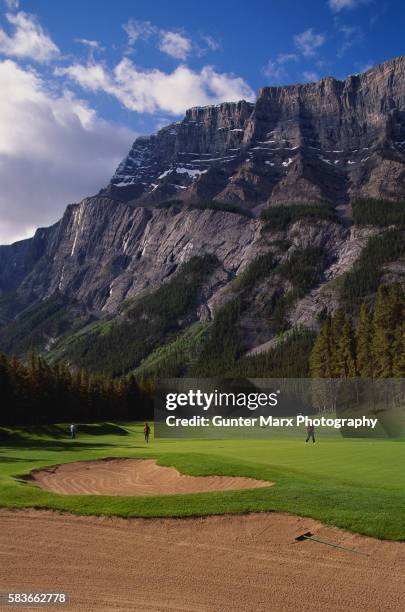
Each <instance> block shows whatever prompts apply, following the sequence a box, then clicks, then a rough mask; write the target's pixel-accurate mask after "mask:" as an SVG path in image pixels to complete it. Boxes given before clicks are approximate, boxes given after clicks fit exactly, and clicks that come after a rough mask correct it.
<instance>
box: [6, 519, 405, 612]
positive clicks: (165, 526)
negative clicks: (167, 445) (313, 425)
mask: <svg viewBox="0 0 405 612" xmlns="http://www.w3.org/2000/svg"><path fill="white" fill-rule="evenodd" d="M308 530H310V531H312V532H313V533H314V534H316V536H317V537H319V538H323V539H326V540H329V541H332V542H336V543H337V544H341V545H343V546H347V547H349V548H355V549H357V550H361V551H363V552H366V553H368V555H369V556H364V555H355V554H351V553H347V552H345V551H343V550H340V549H337V548H330V547H329V546H324V545H322V544H317V543H316V542H311V541H309V540H308V541H306V542H296V541H295V537H296V536H297V535H299V534H300V533H304V532H305V531H308ZM404 574H405V543H398V542H381V541H378V540H374V539H371V538H364V537H361V536H358V535H354V534H352V533H348V532H345V531H340V530H339V529H336V528H334V527H328V526H325V525H322V524H320V523H319V522H317V521H314V520H312V519H306V518H299V517H295V516H289V515H285V514H276V513H274V514H271V513H270V514H266V513H263V514H250V515H247V516H229V515H228V516H214V517H209V518H203V519H201V518H195V519H129V520H128V519H127V520H126V519H118V518H112V517H99V518H97V517H85V516H72V515H69V514H58V513H56V512H44V511H34V510H26V511H10V510H0V587H1V589H0V590H2V591H13V590H15V591H17V590H18V591H19V592H20V591H28V592H33V591H34V592H36V591H39V592H50V593H57V592H59V591H65V592H67V593H69V594H70V598H71V603H70V605H69V606H60V609H61V610H62V609H65V608H66V610H72V611H73V610H74V612H90V611H95V610H96V611H97V612H111V611H117V612H118V611H119V612H134V611H135V612H146V611H148V612H180V611H181V612H212V611H213V610H220V611H221V612H269V611H277V612H280V611H281V610H282V611H283V612H307V611H308V610H310V611H311V612H332V611H333V612H347V611H348V610H355V611H356V612H376V611H377V610H379V611H381V612H382V611H384V612H403V610H404V601H405V581H404ZM0 607H1V604H0ZM49 607H52V606H48V608H49ZM7 609H8V608H7ZM11 609H12V608H10V610H11ZM16 609H17V608H16ZM22 609H24V610H34V608H31V607H29V606H22V607H21V610H22ZM38 609H39V608H35V610H38ZM52 609H53V607H52ZM58 609H59V608H58Z"/></svg>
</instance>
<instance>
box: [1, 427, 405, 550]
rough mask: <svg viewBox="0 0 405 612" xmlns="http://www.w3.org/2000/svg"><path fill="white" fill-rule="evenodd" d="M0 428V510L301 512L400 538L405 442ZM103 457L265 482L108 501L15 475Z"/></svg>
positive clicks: (403, 533)
mask: <svg viewBox="0 0 405 612" xmlns="http://www.w3.org/2000/svg"><path fill="white" fill-rule="evenodd" d="M66 431H67V428H66V426H62V425H60V426H49V427H39V428H34V427H31V428H13V429H12V430H11V429H4V428H2V429H1V428H0V507H3V508H27V507H30V508H48V509H53V510H59V511H65V512H72V513H76V514H87V515H115V516H121V517H136V516H137V517H169V516H171V517H185V516H203V515H208V514H224V513H244V512H261V511H278V512H280V511H283V512H290V513H293V514H298V515H301V516H308V517H312V518H314V519H318V520H320V521H322V522H324V523H327V524H333V525H336V526H337V527H341V528H344V529H347V530H350V531H353V532H357V533H361V534H364V535H369V536H373V537H376V538H381V539H392V540H405V469H404V466H405V443H404V441H403V440H388V439H360V438H357V439H356V438H351V439H344V438H342V437H341V436H340V434H339V432H335V431H327V432H325V433H320V435H319V436H318V438H319V439H318V441H317V443H316V444H314V445H313V444H310V443H309V444H305V442H304V438H303V432H295V433H294V432H293V433H291V434H290V435H288V436H287V435H286V436H282V435H279V436H274V437H270V438H267V439H264V438H258V439H224V440H209V439H207V440H153V438H152V440H151V443H150V444H149V446H146V445H145V443H144V441H143V435H142V425H141V424H135V423H101V424H94V425H79V436H78V438H77V439H76V440H70V439H68V438H67V435H66ZM105 457H115V458H120V457H128V458H155V459H156V460H157V462H158V463H159V464H160V465H166V466H174V467H175V468H177V469H178V470H179V471H180V472H182V473H185V474H189V475H192V476H205V475H224V476H245V477H251V478H257V479H261V480H268V481H269V484H270V482H274V483H275V484H274V486H269V488H267V487H265V488H258V489H245V490H240V491H224V492H209V493H192V494H187V495H167V496H163V495H162V496H153V497H119V496H118V497H117V496H114V497H113V496H99V495H57V494H55V493H50V492H48V491H45V490H42V489H40V488H38V487H35V486H32V485H31V484H28V483H26V482H24V481H20V480H18V477H19V476H22V475H26V474H28V473H29V472H30V471H31V470H33V469H38V468H41V467H45V466H50V465H55V464H60V463H67V462H74V461H84V460H86V461H87V460H91V459H101V458H105Z"/></svg>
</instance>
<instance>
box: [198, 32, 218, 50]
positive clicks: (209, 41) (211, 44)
mask: <svg viewBox="0 0 405 612" xmlns="http://www.w3.org/2000/svg"><path fill="white" fill-rule="evenodd" d="M201 38H202V39H203V41H204V42H205V44H206V45H207V47H208V49H209V50H210V51H218V49H220V48H221V45H220V43H219V42H218V41H217V40H215V38H214V37H213V36H210V35H209V34H206V35H204V34H203V35H202V36H201Z"/></svg>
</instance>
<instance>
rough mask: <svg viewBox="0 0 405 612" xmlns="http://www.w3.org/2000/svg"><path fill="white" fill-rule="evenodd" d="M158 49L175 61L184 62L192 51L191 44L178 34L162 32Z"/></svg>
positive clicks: (187, 39)
mask: <svg viewBox="0 0 405 612" xmlns="http://www.w3.org/2000/svg"><path fill="white" fill-rule="evenodd" d="M159 49H160V50H161V51H163V53H166V54H167V55H170V56H171V57H174V58H176V59H181V60H185V59H186V58H187V56H188V55H189V53H190V52H191V49H192V42H191V40H190V39H189V38H187V37H186V36H183V35H182V34H179V33H178V32H162V34H161V39H160V43H159Z"/></svg>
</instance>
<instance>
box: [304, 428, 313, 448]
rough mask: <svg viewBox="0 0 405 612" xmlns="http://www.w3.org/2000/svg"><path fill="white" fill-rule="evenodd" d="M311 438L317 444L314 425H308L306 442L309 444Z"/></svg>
mask: <svg viewBox="0 0 405 612" xmlns="http://www.w3.org/2000/svg"><path fill="white" fill-rule="evenodd" d="M311 438H312V442H313V443H314V444H315V427H314V426H313V425H308V426H307V439H306V440H305V442H309V440H310V439H311Z"/></svg>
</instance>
